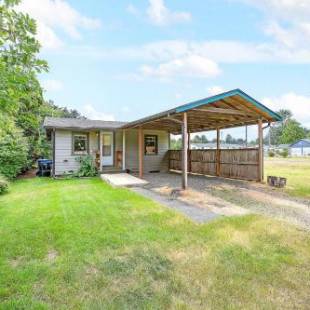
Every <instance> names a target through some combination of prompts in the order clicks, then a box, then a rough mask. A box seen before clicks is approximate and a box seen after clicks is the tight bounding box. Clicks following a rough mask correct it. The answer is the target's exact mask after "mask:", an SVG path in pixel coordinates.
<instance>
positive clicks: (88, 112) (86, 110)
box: [81, 104, 115, 121]
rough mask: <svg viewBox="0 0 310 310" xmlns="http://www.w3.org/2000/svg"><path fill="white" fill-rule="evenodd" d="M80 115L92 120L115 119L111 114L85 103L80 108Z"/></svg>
mask: <svg viewBox="0 0 310 310" xmlns="http://www.w3.org/2000/svg"><path fill="white" fill-rule="evenodd" d="M81 113H82V115H84V116H85V117H87V118H89V119H93V120H103V121H115V117H114V115H113V114H109V113H104V112H99V111H97V110H96V109H95V108H94V106H93V105H92V104H86V105H84V106H83V107H82V109H81Z"/></svg>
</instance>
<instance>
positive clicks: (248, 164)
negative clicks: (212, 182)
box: [169, 148, 260, 181]
mask: <svg viewBox="0 0 310 310" xmlns="http://www.w3.org/2000/svg"><path fill="white" fill-rule="evenodd" d="M169 169H171V170H182V151H181V150H170V151H169ZM259 169H260V168H259V149H258V148H247V149H219V150H216V149H215V150H214V149H212V150H190V151H188V172H192V173H198V174H205V175H212V176H220V177H225V178H233V179H241V180H253V181H259Z"/></svg>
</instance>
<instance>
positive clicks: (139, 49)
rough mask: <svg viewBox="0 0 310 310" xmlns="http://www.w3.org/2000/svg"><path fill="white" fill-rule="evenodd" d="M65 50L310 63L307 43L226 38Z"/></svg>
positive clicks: (155, 58) (160, 58)
mask: <svg viewBox="0 0 310 310" xmlns="http://www.w3.org/2000/svg"><path fill="white" fill-rule="evenodd" d="M66 52H67V53H74V55H78V54H79V55H81V56H84V55H87V56H88V57H96V58H104V59H117V60H119V61H121V60H126V61H127V60H139V61H144V62H146V61H149V62H168V61H171V60H173V59H177V58H183V57H187V56H190V55H199V56H201V57H206V58H209V59H212V60H213V61H215V62H217V63H268V62H271V63H292V64H296V63H297V64H298V63H310V45H309V46H308V47H305V48H298V49H290V48H287V47H285V46H283V45H280V44H276V43H253V42H250V43H246V42H241V41H227V40H213V41H185V40H163V41H154V42H151V43H148V44H144V45H137V46H131V47H126V48H115V49H100V48H92V47H84V48H79V49H78V50H77V49H73V50H67V51H66Z"/></svg>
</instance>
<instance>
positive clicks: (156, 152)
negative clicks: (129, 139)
mask: <svg viewBox="0 0 310 310" xmlns="http://www.w3.org/2000/svg"><path fill="white" fill-rule="evenodd" d="M150 137H152V138H155V153H154V154H148V153H147V151H146V143H145V142H146V141H145V140H146V139H147V138H150ZM144 155H145V156H156V155H158V135H144Z"/></svg>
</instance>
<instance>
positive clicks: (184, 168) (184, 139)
mask: <svg viewBox="0 0 310 310" xmlns="http://www.w3.org/2000/svg"><path fill="white" fill-rule="evenodd" d="M182 148H183V150H182V155H183V156H182V188H183V189H186V188H187V164H188V162H187V148H188V137H187V113H186V112H185V113H184V114H183V124H182Z"/></svg>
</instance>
